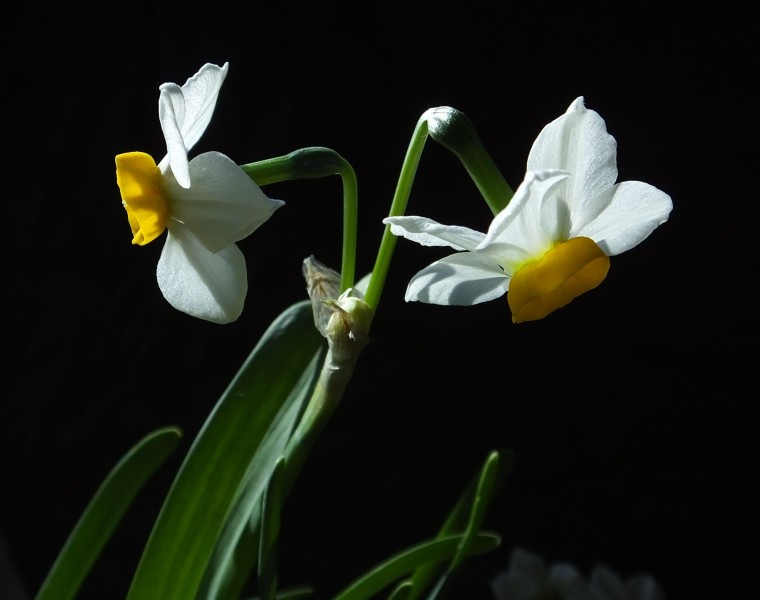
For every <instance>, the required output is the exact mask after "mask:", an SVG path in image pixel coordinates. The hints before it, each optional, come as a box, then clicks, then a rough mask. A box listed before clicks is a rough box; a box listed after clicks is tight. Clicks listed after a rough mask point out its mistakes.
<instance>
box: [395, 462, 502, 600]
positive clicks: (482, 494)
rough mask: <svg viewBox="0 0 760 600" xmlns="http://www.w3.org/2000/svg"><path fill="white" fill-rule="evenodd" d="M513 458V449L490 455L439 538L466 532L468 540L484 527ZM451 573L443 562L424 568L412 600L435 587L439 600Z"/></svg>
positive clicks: (418, 573) (462, 554) (417, 576)
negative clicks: (483, 523)
mask: <svg viewBox="0 0 760 600" xmlns="http://www.w3.org/2000/svg"><path fill="white" fill-rule="evenodd" d="M513 459H514V455H513V453H512V452H511V451H509V450H501V451H493V452H491V453H490V454H489V455H488V457H487V458H486V461H485V463H484V464H483V466H482V467H481V469H480V470H479V471H478V473H477V475H476V476H475V477H474V478H473V480H472V481H471V482H470V483H469V485H468V486H467V488H466V489H465V491H464V492H463V493H462V496H461V497H460V498H459V500H458V501H457V503H456V505H455V506H454V508H453V509H452V511H451V512H450V513H449V516H448V517H447V518H446V521H445V522H444V524H443V525H442V526H441V529H440V530H439V532H438V538H442V537H446V536H450V535H452V534H462V533H463V532H466V533H465V535H464V536H463V539H464V540H467V539H469V538H471V536H472V535H473V533H474V532H475V531H477V528H478V527H479V526H480V523H481V522H482V520H483V518H484V515H485V511H486V510H487V508H488V505H489V503H490V500H491V498H492V496H493V494H495V493H496V491H498V489H499V488H500V487H501V484H502V483H503V482H504V480H505V479H506V477H507V474H508V473H509V471H510V470H511V468H512V463H513ZM476 525H477V527H476ZM466 545H467V542H466V541H465V542H464V543H463V544H462V548H461V549H460V550H463V552H460V553H459V559H457V555H455V557H454V562H456V561H457V560H459V561H461V559H462V558H464V557H465V556H466V555H467V553H466ZM456 566H458V564H457V565H454V567H456ZM451 572H453V569H452V566H451V565H449V566H448V568H447V565H445V564H440V563H437V564H428V565H423V566H421V567H420V568H419V569H417V570H416V571H415V573H414V575H413V576H412V578H411V580H412V584H413V585H412V591H411V593H410V595H409V598H410V600H416V599H417V598H419V597H421V595H422V594H423V592H424V591H425V590H427V589H429V588H431V586H433V587H432V589H433V593H431V595H430V596H429V597H428V598H429V600H432V598H435V597H436V595H437V594H438V593H439V592H440V590H441V589H442V588H443V586H444V585H445V583H446V580H447V578H448V576H447V573H448V574H450V573H451ZM436 579H437V582H436V583H435V585H433V581H434V580H436Z"/></svg>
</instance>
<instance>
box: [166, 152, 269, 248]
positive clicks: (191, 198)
mask: <svg viewBox="0 0 760 600" xmlns="http://www.w3.org/2000/svg"><path fill="white" fill-rule="evenodd" d="M190 173H191V175H192V180H193V185H192V186H191V187H190V188H188V189H185V188H182V187H180V186H179V185H177V182H176V180H175V179H174V178H173V176H172V172H171V171H169V172H167V173H166V175H165V181H166V187H167V191H168V193H169V196H170V198H171V199H172V203H171V209H170V216H171V217H172V219H175V220H177V221H180V222H181V223H184V224H185V225H186V226H187V227H188V228H189V229H190V230H191V231H192V232H193V234H194V235H195V236H196V237H197V238H198V239H199V240H200V241H201V243H202V244H203V245H204V246H206V248H207V249H208V250H210V251H211V252H217V251H218V250H219V249H221V248H224V247H225V246H228V245H230V244H232V243H233V242H237V241H239V240H242V239H243V238H245V237H247V236H249V235H250V234H251V233H253V232H254V231H255V230H256V229H258V227H259V226H260V225H261V224H262V223H264V222H266V221H267V220H268V219H269V217H271V216H272V213H274V211H275V210H277V209H278V208H279V207H280V206H282V205H283V204H284V202H283V201H282V200H272V199H270V198H267V196H266V195H265V194H264V192H262V191H261V189H260V188H259V186H257V185H256V184H255V183H254V182H253V181H252V180H251V178H250V177H248V175H246V174H245V172H244V171H243V170H242V169H241V168H240V167H239V166H238V165H236V164H235V163H234V162H233V161H232V160H230V159H229V158H227V157H226V156H225V155H224V154H221V153H219V152H205V153H203V154H201V155H199V156H196V157H195V158H194V159H193V160H192V161H190Z"/></svg>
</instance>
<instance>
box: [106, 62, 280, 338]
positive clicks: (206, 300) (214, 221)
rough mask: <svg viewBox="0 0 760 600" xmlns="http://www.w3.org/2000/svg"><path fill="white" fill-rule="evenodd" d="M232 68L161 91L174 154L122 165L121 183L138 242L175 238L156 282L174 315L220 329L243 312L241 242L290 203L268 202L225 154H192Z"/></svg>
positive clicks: (138, 156)
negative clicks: (204, 321)
mask: <svg viewBox="0 0 760 600" xmlns="http://www.w3.org/2000/svg"><path fill="white" fill-rule="evenodd" d="M227 70H228V64H227V63H225V64H224V65H223V66H222V67H219V66H217V65H212V64H206V65H204V66H203V67H201V69H200V70H199V71H198V72H197V73H196V74H195V75H193V76H192V77H191V78H190V79H188V80H187V82H186V83H185V84H184V85H183V86H181V87H180V86H179V85H177V84H175V83H165V84H163V85H161V86H160V88H159V89H160V95H159V100H158V116H159V120H160V122H161V129H162V130H163V132H164V137H165V138H166V150H167V154H166V156H165V157H164V158H163V160H161V162H160V163H159V164H158V165H156V163H155V161H154V160H153V158H152V157H150V156H149V155H148V154H145V153H142V152H129V153H126V154H119V155H118V156H117V157H116V180H117V183H118V185H119V188H120V190H121V196H122V201H123V204H124V207H125V208H126V210H127V216H128V218H129V223H130V225H131V227H132V233H133V235H134V237H133V240H132V243H134V244H139V245H144V244H147V243H148V242H151V241H153V240H154V239H156V238H157V237H158V236H159V235H161V234H162V233H163V231H164V230H168V233H167V236H166V242H165V243H164V248H163V250H162V252H161V258H160V259H159V261H158V268H157V270H156V277H157V279H158V286H159V288H160V289H161V292H162V293H163V295H164V297H165V298H166V299H167V300H168V301H169V303H170V304H171V305H172V306H174V308H176V309H178V310H180V311H182V312H185V313H187V314H189V315H192V316H194V317H198V318H201V319H205V320H207V321H212V322H215V323H229V322H231V321H234V320H235V319H237V318H238V317H239V316H240V314H241V312H242V311H243V305H244V301H245V296H246V294H247V291H248V278H247V273H246V267H245V258H244V256H243V253H242V252H241V251H240V249H239V248H238V247H237V245H236V244H235V242H238V241H240V240H242V239H243V238H245V237H247V236H248V235H250V234H251V233H253V232H254V231H255V230H256V229H258V227H259V226H260V225H261V224H262V223H264V222H265V221H267V220H268V219H269V217H270V216H272V214H273V213H274V211H275V210H277V208H279V207H280V206H282V205H283V204H284V203H283V202H282V201H280V200H272V199H270V198H267V197H266V196H265V195H264V193H263V192H262V191H261V189H259V187H258V186H257V185H256V184H255V183H254V182H253V181H252V180H251V179H250V177H248V175H246V174H245V172H243V170H242V169H241V168H240V167H239V166H238V165H237V164H235V163H234V162H233V161H232V160H230V159H229V158H228V157H227V156H225V155H224V154H221V153H219V152H206V153H203V154H200V155H199V156H197V157H195V158H194V159H192V160H190V161H188V157H187V153H188V151H189V150H190V149H191V148H192V147H193V146H194V145H195V144H196V142H197V141H198V140H199V139H200V137H201V135H202V134H203V132H204V131H205V130H206V127H207V126H208V124H209V121H210V120H211V115H212V113H213V112H214V107H215V106H216V101H217V97H218V96H219V89H220V88H221V86H222V83H223V82H224V78H225V77H226V76H227Z"/></svg>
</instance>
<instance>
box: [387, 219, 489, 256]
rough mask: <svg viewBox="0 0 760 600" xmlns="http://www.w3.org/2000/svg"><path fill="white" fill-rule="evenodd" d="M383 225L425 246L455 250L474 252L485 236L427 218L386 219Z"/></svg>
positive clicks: (394, 233)
mask: <svg viewBox="0 0 760 600" xmlns="http://www.w3.org/2000/svg"><path fill="white" fill-rule="evenodd" d="M383 223H385V224H389V225H390V226H391V233H392V234H393V235H398V236H401V237H405V238H406V239H408V240H412V241H413V242H417V243H418V244H422V245H423V246H448V247H450V248H454V250H474V249H475V247H476V246H477V245H478V244H479V243H480V242H481V241H482V240H483V238H484V237H485V236H484V234H482V233H480V232H479V231H475V230H474V229H470V228H469V227H460V226H458V225H441V224H440V223H438V222H437V221H433V220H432V219H427V218H425V217H415V216H407V217H386V218H385V219H383Z"/></svg>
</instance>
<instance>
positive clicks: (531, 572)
mask: <svg viewBox="0 0 760 600" xmlns="http://www.w3.org/2000/svg"><path fill="white" fill-rule="evenodd" d="M491 589H492V590H493V594H494V598H495V599H496V600H665V594H664V592H663V591H662V589H661V588H660V586H659V585H658V584H657V582H656V581H655V580H654V579H653V578H652V577H650V576H648V575H640V576H637V577H634V578H633V579H630V580H628V581H627V582H623V581H621V579H620V578H619V577H618V576H617V575H616V574H615V573H614V572H613V571H611V570H610V569H608V568H607V567H604V566H597V567H596V568H594V570H593V571H592V573H591V578H590V580H589V581H586V579H585V578H584V577H583V576H582V575H580V574H579V573H578V571H577V569H576V568H575V567H574V566H572V565H570V564H566V563H557V564H554V565H552V566H551V567H550V568H548V569H547V568H546V565H545V564H544V561H543V559H542V558H541V557H540V556H537V555H535V554H531V553H529V552H526V551H525V550H522V549H519V548H518V549H515V550H514V551H513V552H512V560H511V562H510V566H509V569H508V570H507V571H506V572H504V573H502V574H500V575H498V576H497V577H496V578H495V579H494V580H493V581H492V582H491Z"/></svg>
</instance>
